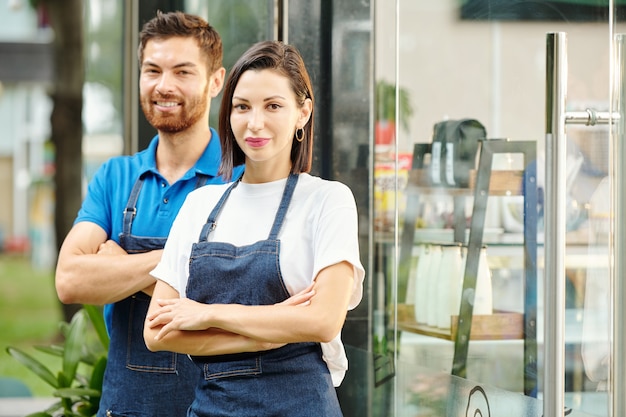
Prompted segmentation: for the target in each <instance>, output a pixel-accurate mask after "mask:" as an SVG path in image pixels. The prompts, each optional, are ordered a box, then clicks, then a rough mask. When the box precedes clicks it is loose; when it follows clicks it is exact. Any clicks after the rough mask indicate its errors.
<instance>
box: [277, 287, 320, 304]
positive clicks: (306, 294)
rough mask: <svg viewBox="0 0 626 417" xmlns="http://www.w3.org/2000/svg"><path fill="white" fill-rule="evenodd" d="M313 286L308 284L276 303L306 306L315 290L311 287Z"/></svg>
mask: <svg viewBox="0 0 626 417" xmlns="http://www.w3.org/2000/svg"><path fill="white" fill-rule="evenodd" d="M312 288H313V286H312V285H311V286H309V287H307V288H305V289H304V290H302V291H300V292H299V293H297V294H294V295H292V296H291V297H289V298H288V299H286V300H285V301H281V302H280V303H277V304H276V305H285V306H307V305H309V304H310V303H311V298H312V297H313V296H314V295H315V290H314V289H312Z"/></svg>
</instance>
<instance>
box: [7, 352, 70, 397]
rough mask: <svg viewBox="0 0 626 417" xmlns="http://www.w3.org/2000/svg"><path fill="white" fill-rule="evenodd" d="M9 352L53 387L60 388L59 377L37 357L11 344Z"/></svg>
mask: <svg viewBox="0 0 626 417" xmlns="http://www.w3.org/2000/svg"><path fill="white" fill-rule="evenodd" d="M7 352H8V354H9V355H11V356H13V358H15V359H16V360H17V361H18V362H20V363H21V364H22V365H24V366H26V367H27V368H28V369H30V370H31V371H32V372H33V373H35V374H36V375H37V376H38V377H39V378H41V379H43V380H44V381H45V382H47V383H48V384H49V385H50V386H52V387H53V388H58V383H57V379H56V378H55V377H54V374H53V373H52V372H51V371H50V370H49V369H48V368H46V366H45V365H43V364H42V363H41V362H39V361H38V360H37V359H35V358H33V357H32V356H30V355H29V354H27V353H26V352H24V351H22V350H20V349H17V348H14V347H10V346H9V347H8V348H7Z"/></svg>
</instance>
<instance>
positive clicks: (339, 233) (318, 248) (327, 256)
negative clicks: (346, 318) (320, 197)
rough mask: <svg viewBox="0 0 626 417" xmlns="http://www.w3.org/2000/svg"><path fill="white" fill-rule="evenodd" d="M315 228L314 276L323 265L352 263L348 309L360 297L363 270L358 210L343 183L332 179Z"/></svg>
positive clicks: (361, 294) (350, 193) (363, 276)
mask: <svg viewBox="0 0 626 417" xmlns="http://www.w3.org/2000/svg"><path fill="white" fill-rule="evenodd" d="M322 207H323V208H322V211H321V212H320V218H319V222H318V226H317V230H316V231H315V234H316V238H315V264H314V265H313V268H314V276H317V274H318V273H319V272H320V271H321V270H322V269H324V268H326V267H327V266H330V265H334V264H337V263H340V262H343V261H347V262H349V263H350V264H352V266H353V269H354V285H353V289H352V290H353V291H352V296H351V298H350V303H349V305H348V309H350V310H351V309H353V308H355V307H356V306H357V305H358V304H359V302H360V301H361V298H362V297H363V280H364V278H365V269H364V268H363V265H362V264H361V259H360V252H359V234H358V232H359V228H358V213H357V208H356V203H355V201H354V195H353V194H352V191H351V190H350V189H349V188H348V187H347V186H346V185H344V184H341V183H339V182H334V183H333V186H332V187H331V188H330V190H329V192H328V194H327V195H326V197H325V200H324V202H323V205H322Z"/></svg>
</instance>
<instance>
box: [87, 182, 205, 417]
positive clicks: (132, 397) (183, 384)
mask: <svg viewBox="0 0 626 417" xmlns="http://www.w3.org/2000/svg"><path fill="white" fill-rule="evenodd" d="M206 181H207V177H206V176H205V175H199V176H198V181H197V183H196V188H197V187H200V186H202V185H204V184H205V183H206ZM142 184H143V177H140V178H139V179H138V180H137V181H136V182H135V185H134V186H133V189H132V191H131V194H130V197H129V198H128V202H127V203H126V209H125V210H124V220H123V222H124V223H123V229H122V233H120V235H119V239H120V246H121V247H122V248H124V250H126V252H128V253H131V254H132V253H142V252H147V251H150V250H157V249H163V246H164V245H165V241H166V240H167V237H140V236H134V235H133V234H132V233H131V229H132V224H133V219H134V218H135V215H136V205H137V199H138V197H139V191H140V190H141V186H142ZM149 306H150V296H148V295H147V294H146V293H144V292H141V291H140V292H137V293H135V294H133V295H131V296H130V297H128V298H126V299H124V300H122V301H118V302H117V303H115V305H114V306H113V314H112V316H113V318H112V325H111V329H110V334H111V341H110V345H109V355H108V361H107V367H106V375H105V378H104V383H103V388H102V391H103V396H102V400H101V401H100V409H99V411H98V416H99V417H100V416H102V417H104V416H107V417H112V416H137V417H159V416H162V417H179V416H185V415H186V414H187V409H188V408H189V405H190V404H191V402H192V401H193V397H194V395H193V393H194V387H195V384H196V381H197V378H198V369H197V368H196V367H195V366H194V364H193V362H191V361H190V360H189V358H188V357H187V355H180V354H176V353H171V352H150V351H149V350H148V348H147V347H146V344H145V342H144V339H143V325H144V321H145V319H146V314H147V313H148V307H149Z"/></svg>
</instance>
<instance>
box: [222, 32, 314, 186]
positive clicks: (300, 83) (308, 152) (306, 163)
mask: <svg viewBox="0 0 626 417" xmlns="http://www.w3.org/2000/svg"><path fill="white" fill-rule="evenodd" d="M264 69H270V70H273V71H276V72H277V73H279V74H281V75H284V76H285V77H287V78H288V79H289V81H290V84H291V88H292V89H293V92H294V93H295V96H296V101H297V103H298V105H299V106H303V105H304V102H305V100H306V99H307V98H308V99H311V101H312V103H313V109H314V108H315V101H314V99H313V88H312V87H311V79H310V77H309V73H308V72H307V70H306V67H305V66H304V61H303V60H302V56H301V55H300V53H299V52H298V50H297V49H296V48H295V47H294V46H291V45H287V44H285V43H283V42H280V41H263V42H258V43H256V44H254V45H252V46H251V47H250V48H249V49H248V50H247V51H246V52H245V53H244V54H243V55H242V56H241V58H239V60H237V62H236V63H235V65H234V66H233V68H232V69H231V71H230V74H229V75H228V79H227V80H226V83H225V84H224V95H223V97H222V105H221V106H220V114H219V136H220V143H221V144H222V164H221V166H220V170H219V173H220V175H222V176H223V177H224V179H225V180H227V181H228V180H230V179H231V177H232V172H233V168H234V167H236V166H238V165H241V164H243V163H244V162H245V159H246V156H245V154H244V153H243V151H242V150H241V148H240V147H239V145H238V144H237V141H236V140H235V136H234V135H233V132H232V129H231V127H230V114H231V112H232V108H233V94H234V92H235V87H236V86H237V83H238V82H239V78H241V75H242V74H243V73H244V72H246V71H248V70H255V71H258V70H264ZM313 116H314V111H313V110H312V111H311V116H310V118H309V121H308V122H307V124H306V125H305V126H304V127H303V128H302V129H303V131H304V135H303V139H302V141H301V142H300V141H298V140H294V141H293V144H292V145H291V173H293V174H299V173H301V172H309V171H310V170H311V160H312V157H313V125H314V117H313ZM298 137H300V136H298Z"/></svg>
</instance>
